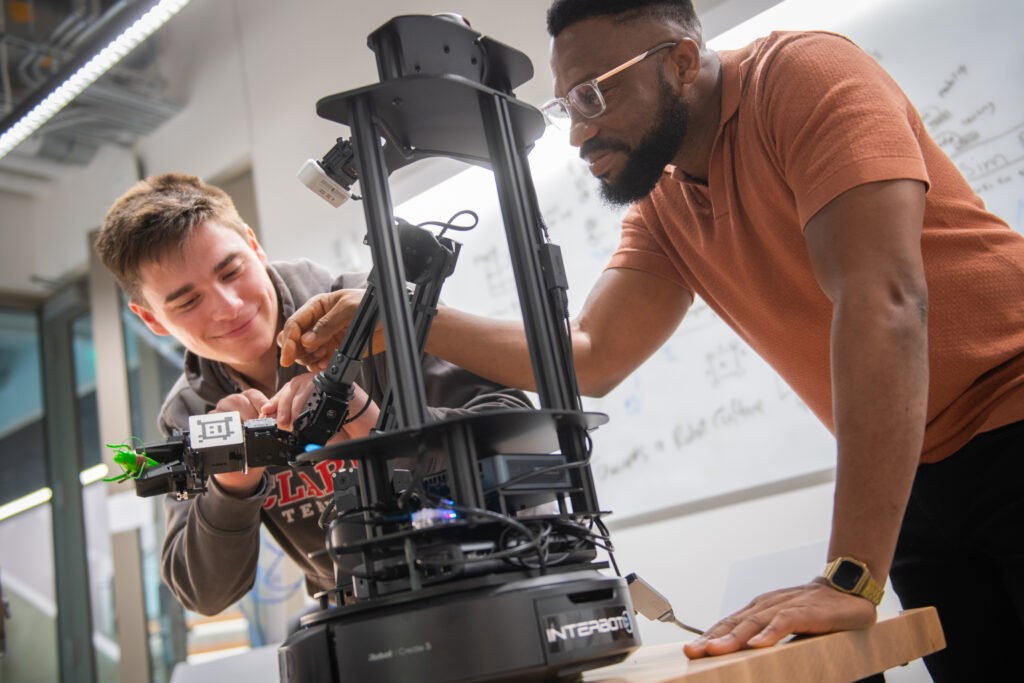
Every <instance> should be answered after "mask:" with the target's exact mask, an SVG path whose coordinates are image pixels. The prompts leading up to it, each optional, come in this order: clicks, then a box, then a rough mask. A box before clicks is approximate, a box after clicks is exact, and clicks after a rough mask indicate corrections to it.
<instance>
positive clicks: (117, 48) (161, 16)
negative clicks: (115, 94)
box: [0, 0, 189, 159]
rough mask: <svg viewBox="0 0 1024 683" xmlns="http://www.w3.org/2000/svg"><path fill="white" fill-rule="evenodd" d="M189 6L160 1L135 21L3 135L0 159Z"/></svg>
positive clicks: (185, 0)
mask: <svg viewBox="0 0 1024 683" xmlns="http://www.w3.org/2000/svg"><path fill="white" fill-rule="evenodd" d="M188 3H189V0H160V2H158V3H157V4H156V5H154V6H153V7H152V9H150V10H149V11H148V12H146V13H145V14H143V15H142V16H141V17H139V18H138V19H136V20H135V22H134V23H132V25H131V26H129V27H128V28H127V29H125V30H124V31H123V32H122V33H121V35H119V36H118V37H117V38H115V39H114V40H112V41H111V42H110V43H109V44H108V45H107V46H106V47H105V48H103V49H102V50H100V51H99V52H98V53H96V55H94V56H93V57H92V59H90V60H89V61H88V62H86V63H85V64H83V65H82V66H81V67H80V68H79V69H78V70H77V71H75V73H73V74H72V75H71V76H70V77H69V78H68V79H67V80H65V81H64V82H63V83H61V84H60V85H59V86H57V88H56V89H54V91H53V92H51V93H50V94H49V95H47V96H46V98H44V99H43V101H42V102H40V103H39V104H37V105H36V106H35V107H33V108H32V109H31V111H29V112H28V113H27V114H25V115H24V116H22V117H21V118H20V119H18V121H17V122H15V123H14V125H12V126H11V127H10V128H8V129H7V130H5V131H4V132H3V134H2V135H0V159H2V158H3V157H5V156H7V153H8V152H10V151H11V150H12V149H14V148H15V147H17V146H18V145H19V144H21V143H22V142H23V141H24V140H25V139H26V138H27V137H28V136H30V135H32V133H34V132H36V130H38V129H39V127H40V126H42V125H43V124H44V123H46V122H47V121H49V120H50V119H51V118H53V116H54V115H55V114H56V113H57V112H59V111H60V110H61V109H63V108H64V107H66V106H67V105H68V103H69V102H71V101H72V100H73V99H75V98H76V97H78V95H79V94H81V92H82V91H83V90H85V89H86V88H88V87H89V86H90V85H92V84H93V82H95V81H96V79H97V78H99V77H100V76H102V75H103V74H104V73H106V72H107V71H108V70H109V69H110V68H111V67H112V66H114V65H115V64H117V63H118V62H120V61H121V60H122V59H123V58H124V57H125V55H127V54H128V53H129V52H131V51H132V50H133V49H135V47H136V46H137V45H138V44H139V43H141V42H142V41H143V40H145V39H146V38H148V37H149V36H150V35H152V34H153V32H154V31H156V30H157V29H158V28H160V27H161V26H163V25H164V24H165V23H167V20H168V19H170V18H171V17H173V16H174V15H175V14H177V13H178V11H179V10H180V9H181V8H182V7H184V6H185V5H187V4H188Z"/></svg>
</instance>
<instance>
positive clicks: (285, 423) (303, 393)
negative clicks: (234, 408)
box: [261, 373, 313, 432]
mask: <svg viewBox="0 0 1024 683" xmlns="http://www.w3.org/2000/svg"><path fill="white" fill-rule="evenodd" d="M312 393H313V375H311V374H309V373H303V374H301V375H298V376H296V377H293V378H292V379H291V380H289V381H288V383H287V384H285V385H284V386H283V387H281V390H280V391H278V392H277V393H276V394H274V397H273V398H271V399H270V400H269V401H268V402H267V403H265V404H264V406H263V410H262V411H261V414H262V415H263V416H264V417H273V418H275V419H276V420H277V427H278V429H283V430H285V431H287V432H290V431H292V430H293V429H294V427H295V425H294V421H295V418H297V417H298V416H299V415H301V414H302V411H303V409H304V408H305V407H306V403H307V402H308V401H309V396H310V394H312Z"/></svg>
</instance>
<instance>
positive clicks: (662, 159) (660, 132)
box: [601, 77, 690, 206]
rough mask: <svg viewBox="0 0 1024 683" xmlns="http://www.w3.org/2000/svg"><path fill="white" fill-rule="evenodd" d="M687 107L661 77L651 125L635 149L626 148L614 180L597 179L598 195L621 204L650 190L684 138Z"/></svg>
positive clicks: (606, 200) (638, 197) (641, 196)
mask: <svg viewBox="0 0 1024 683" xmlns="http://www.w3.org/2000/svg"><path fill="white" fill-rule="evenodd" d="M689 118H690V110H689V108H688V107H687V106H686V102H684V101H683V100H681V99H679V98H678V97H677V96H676V94H675V93H674V92H673V91H672V88H671V86H670V85H669V84H668V83H667V82H666V81H665V79H664V77H662V79H661V106H660V107H659V109H658V115H657V118H656V119H655V121H654V127H653V128H651V130H650V131H648V133H647V134H646V135H645V136H644V137H643V139H642V140H641V141H640V143H639V144H638V145H637V146H636V148H635V149H632V150H629V151H628V152H627V153H628V156H627V158H626V165H625V167H624V168H623V169H622V172H621V173H620V174H619V178H618V180H616V181H614V182H612V181H609V180H606V179H604V178H602V179H601V197H602V198H603V199H604V200H605V202H607V203H608V204H611V205H612V206H624V205H626V204H632V203H633V202H635V201H637V200H639V199H643V198H644V197H646V196H647V195H649V194H650V193H651V190H653V189H654V187H655V185H657V184H658V180H660V179H661V174H662V172H663V171H664V169H665V166H666V165H668V164H669V163H671V162H672V158H673V157H675V155H676V152H678V151H679V147H680V146H681V145H682V144H683V139H684V138H685V137H686V126H687V123H688V121H689Z"/></svg>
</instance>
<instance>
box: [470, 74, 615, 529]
mask: <svg viewBox="0 0 1024 683" xmlns="http://www.w3.org/2000/svg"><path fill="white" fill-rule="evenodd" d="M479 101H480V114H481V118H482V122H483V128H484V134H485V136H486V138H487V148H488V151H489V153H490V157H491V167H492V169H493V170H494V182H495V186H496V188H497V190H498V202H499V204H500V205H501V214H502V219H503V220H504V222H505V235H506V238H507V240H508V247H509V256H510V257H511V260H512V270H513V272H514V273H515V279H516V290H517V292H518V294H519V305H520V308H521V309H522V314H523V327H524V329H525V331H526V341H527V344H528V346H529V348H530V361H531V363H532V365H533V376H534V381H535V383H536V386H537V395H538V396H539V397H540V401H541V405H542V406H543V407H545V408H552V409H555V410H579V409H580V406H579V389H578V388H577V386H576V384H575V382H574V380H573V378H574V377H575V373H574V372H573V370H572V363H573V358H572V353H571V350H569V349H568V344H567V343H565V338H566V334H567V332H566V330H565V321H564V319H563V318H562V317H561V315H560V313H559V311H558V310H557V309H556V307H555V306H554V305H553V303H552V301H551V298H550V292H549V291H548V288H547V286H546V285H545V283H544V277H543V273H542V269H541V263H540V254H539V249H540V247H541V245H542V244H543V240H542V232H541V227H540V223H539V216H540V207H539V206H538V203H537V195H536V192H535V191H534V187H533V180H532V176H531V175H530V167H529V164H528V163H527V160H526V152H525V150H524V148H523V146H522V145H520V144H519V143H518V141H517V140H516V136H515V129H514V127H513V125H512V118H511V114H510V112H509V106H508V101H507V100H506V98H505V97H504V96H502V95H501V94H498V93H486V92H481V93H480V98H479ZM586 439H587V436H586V431H585V430H584V429H583V428H582V427H573V426H569V425H563V426H562V427H561V428H560V429H559V430H558V440H559V444H560V446H561V449H562V455H564V456H565V457H566V459H567V460H568V461H570V462H580V461H583V460H585V459H586V457H587V445H586ZM570 473H571V476H572V479H573V483H574V488H575V489H577V490H578V493H573V494H572V496H571V499H572V503H573V508H574V509H575V510H576V511H583V510H587V511H593V510H596V508H597V493H596V491H595V490H594V483H593V479H592V478H591V477H590V475H589V470H588V471H587V473H586V474H583V473H582V471H581V470H570Z"/></svg>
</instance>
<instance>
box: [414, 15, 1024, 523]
mask: <svg viewBox="0 0 1024 683" xmlns="http://www.w3.org/2000/svg"><path fill="white" fill-rule="evenodd" d="M829 4H832V3H831V2H823V0H814V2H806V0H790V1H789V2H787V3H782V5H780V6H777V7H776V8H773V9H772V10H769V11H768V12H766V13H765V15H766V16H768V17H769V19H771V16H772V15H771V13H772V12H779V11H783V12H784V11H785V10H786V9H787V7H788V8H789V9H790V10H792V9H793V8H794V7H795V8H796V9H797V14H796V16H798V17H801V18H802V19H797V20H795V23H794V22H793V21H791V20H785V21H786V22H787V23H782V24H778V25H773V24H768V25H767V27H764V25H763V24H762V27H761V28H760V30H759V32H758V35H760V34H763V33H765V32H767V31H770V30H772V29H776V28H777V29H789V28H797V29H799V28H810V26H802V25H799V23H800V21H801V20H807V19H809V18H811V17H814V16H815V15H814V11H819V10H820V9H821V7H822V6H823V5H826V6H827V5H829ZM836 4H839V3H836ZM846 4H847V5H850V4H856V3H846ZM866 4H867V5H871V4H872V3H866ZM861 9H862V11H861V12H859V13H848V14H847V15H846V16H845V17H843V18H841V19H840V20H838V22H835V21H833V23H831V24H830V23H827V21H826V20H825V19H823V18H818V19H817V21H819V23H818V24H816V25H815V26H814V27H816V28H824V29H828V30H834V31H837V32H839V33H843V34H845V35H848V36H850V37H851V38H852V39H854V40H855V41H856V42H858V44H860V45H861V46H862V47H863V48H865V49H866V50H867V51H868V52H870V53H871V54H872V55H874V56H875V57H876V59H878V60H879V61H880V62H881V63H882V64H883V66H885V67H886V68H887V69H888V70H889V71H890V73H892V74H893V75H894V76H895V77H896V79H897V81H898V82H900V83H901V85H903V87H904V89H905V90H906V92H907V93H908V95H909V96H910V97H911V99H912V100H913V101H914V102H915V104H916V106H918V108H919V109H920V110H921V112H922V115H923V117H924V119H925V122H926V124H927V125H928V128H929V131H930V132H931V134H932V135H933V136H934V137H935V138H936V139H937V140H938V141H939V144H941V145H942V146H943V148H944V149H945V150H946V151H947V153H948V154H950V156H951V157H952V158H953V159H954V160H955V161H956V163H957V164H958V165H959V166H960V168H961V170H962V171H963V172H964V174H965V176H966V177H967V178H968V180H970V182H971V183H972V185H973V186H974V187H975V189H976V191H978V192H979V193H980V194H981V196H982V197H983V198H984V199H985V201H986V203H987V204H988V205H989V208H990V210H993V211H994V212H996V213H997V214H999V215H1001V216H1002V217H1003V218H1004V219H1006V220H1007V221H1008V222H1010V223H1011V225H1013V226H1014V227H1015V228H1016V229H1017V230H1022V228H1024V123H1022V122H1024V103H1022V101H1021V100H1022V97H1024V95H1022V92H1021V88H1020V84H1022V83H1024V41H1021V40H1020V39H1019V37H1018V36H1017V34H1018V33H1019V32H1020V29H1021V28H1024V3H1020V2H1017V0H986V1H984V2H978V3H974V4H972V5H971V7H970V9H969V11H968V10H967V9H966V8H965V7H964V6H963V5H962V4H961V3H954V2H952V0H927V1H926V0H903V1H902V2H895V3H892V2H890V3H886V4H885V5H884V12H882V11H879V10H878V8H877V6H876V7H875V11H873V12H872V11H867V10H866V9H865V8H861ZM776 16H782V15H776ZM951 17H956V21H953V20H951ZM758 19H759V20H763V19H764V15H763V16H761V17H758ZM782 20H784V17H783V18H780V21H782ZM965 22H967V23H970V24H974V25H975V29H974V30H973V31H972V30H966V29H967V28H968V27H967V26H965ZM742 28H744V29H745V30H749V28H747V27H742ZM730 33H731V34H732V35H730V34H723V36H722V38H723V39H725V40H726V41H728V40H730V39H731V40H740V38H741V36H742V31H737V32H730ZM752 37H754V36H750V38H752ZM908 37H909V38H908ZM744 38H745V37H744ZM747 40H749V38H745V39H743V40H740V42H734V43H732V46H738V45H741V44H743V43H744V42H747ZM711 44H712V47H715V49H724V48H727V47H729V46H730V45H728V44H727V42H725V43H719V44H714V43H711ZM993 46H998V49H993ZM530 163H531V169H532V173H533V177H534V183H535V185H536V187H537V193H538V198H539V201H540V206H541V211H542V214H543V216H544V220H545V222H546V224H547V226H548V229H549V231H550V233H551V239H552V240H553V241H554V242H556V243H558V244H560V245H561V246H562V252H563V257H564V259H565V262H566V270H567V272H568V277H569V283H570V291H569V299H570V309H571V311H572V312H573V313H574V314H575V313H576V312H578V310H579V308H580V307H581V306H582V303H583V301H584V299H585V298H586V295H587V293H588V292H589V290H590V288H591V285H592V284H593V282H594V280H595V279H596V278H597V277H598V275H599V274H600V272H601V270H602V269H603V268H604V266H605V264H606V263H607V261H608V258H609V257H610V255H611V253H612V251H613V250H614V249H615V247H616V245H617V244H618V233H619V223H620V220H621V218H622V215H623V214H624V213H625V210H624V209H617V210H612V209H609V208H608V207H607V206H605V205H604V204H603V203H602V202H601V201H600V200H599V197H598V195H597V181H596V180H595V179H594V178H593V177H591V175H590V173H589V172H588V171H587V169H586V167H585V165H584V163H583V162H582V161H580V159H579V158H578V156H577V153H576V151H575V150H574V149H573V148H571V147H570V146H569V145H568V140H567V137H566V134H565V133H562V132H560V131H556V130H554V129H549V131H548V132H547V133H546V134H545V136H544V137H543V138H542V139H541V140H540V141H538V143H537V145H536V147H535V149H534V150H533V152H531V154H530ZM464 208H469V209H473V210H474V211H476V212H477V213H478V214H479V216H480V225H479V227H477V228H476V229H475V230H473V231H472V232H469V233H456V234H452V233H449V235H452V236H453V237H454V238H455V239H457V240H458V241H460V242H462V243H463V244H464V245H465V246H464V248H463V250H462V254H461V256H460V258H459V263H458V266H457V268H456V272H455V274H454V275H453V276H452V277H451V278H449V280H448V282H447V284H446V285H445V288H444V291H443V293H442V298H443V299H444V300H445V302H446V303H448V304H449V305H452V306H454V307H456V308H460V309H463V310H467V311H471V312H474V313H479V314H483V315H489V316H493V317H499V318H518V317H519V315H520V313H519V305H518V301H517V298H516V292H515V284H514V280H513V276H512V271H511V263H510V260H509V257H508V249H507V245H506V241H505V236H504V228H503V226H502V219H501V214H500V210H499V207H498V202H497V195H496V192H495V189H494V182H493V176H492V174H491V173H490V172H488V171H486V170H483V169H479V168H470V169H468V170H466V171H464V172H462V173H460V174H458V175H456V176H455V177H453V178H451V179H449V180H447V181H445V182H443V183H441V184H439V185H438V186H436V187H435V188H433V189H432V190H430V191H429V192H426V193H424V194H421V195H419V196H417V197H415V198H413V199H411V200H409V201H407V202H404V203H402V204H400V205H399V206H397V207H396V209H395V213H396V215H398V216H400V217H402V218H404V219H406V220H409V221H411V222H414V223H415V222H420V221H425V220H445V219H447V218H448V217H449V216H451V215H452V214H454V213H455V212H456V211H458V210H460V209H464ZM584 407H585V408H586V409H587V410H595V411H599V412H603V413H607V414H608V415H609V417H610V421H609V423H608V424H607V425H605V426H603V427H601V428H599V429H598V430H597V431H595V432H594V434H593V441H594V455H593V460H592V470H593V473H594V477H595V481H596V484H597V492H598V500H599V501H600V505H601V507H602V509H606V510H612V511H613V512H614V514H615V516H614V518H613V519H614V521H615V522H616V523H621V522H622V521H623V520H624V519H628V518H630V517H633V516H636V515H642V514H644V515H646V514H650V513H652V512H655V511H658V510H664V509H667V508H674V507H677V506H679V505H681V504H685V503H690V502H694V501H700V500H703V499H707V498H712V497H716V496H720V495H722V494H728V493H735V492H741V491H744V490H748V489H753V488H754V487H758V486H761V485H764V484H770V483H773V482H780V481H783V480H790V479H793V478H796V477H800V476H802V475H808V474H812V473H815V472H821V471H823V470H828V469H830V468H832V467H834V465H835V442H834V439H833V438H832V436H831V435H830V434H829V433H828V431H827V430H826V429H825V428H824V427H823V426H822V425H821V424H820V423H819V422H818V421H817V419H816V418H815V417H814V416H813V415H812V414H811V413H810V411H809V410H808V409H807V407H806V406H804V404H803V403H802V402H801V401H800V400H799V398H798V397H797V396H796V395H795V394H794V393H793V392H792V390H791V389H790V388H789V387H788V386H787V385H786V384H785V382H783V381H782V380H781V379H780V378H779V377H778V376H777V375H776V374H775V372H774V371H773V370H772V369H771V368H769V367H768V366H767V364H765V363H764V361H762V360H761V359H760V357H758V356H757V355H756V353H754V352H753V351H752V350H751V349H750V348H749V347H748V346H747V345H746V343H745V342H743V341H742V340H740V338H739V337H738V336H737V335H736V334H735V333H733V332H732V331H731V330H730V329H729V328H728V327H727V326H726V325H725V324H724V323H722V322H721V320H719V319H718V317H717V316H716V315H715V314H714V313H713V312H712V311H711V310H710V309H709V308H708V307H707V306H706V305H705V304H704V303H703V302H701V301H700V300H698V301H696V302H695V303H694V306H693V307H692V309H691V311H690V312H689V313H688V314H687V316H686V319H685V320H684V321H683V323H682V325H680V327H679V329H678V330H677V331H676V333H675V334H674V335H673V336H672V337H671V338H670V339H669V340H668V342H667V343H666V344H665V345H664V346H663V347H662V348H661V349H660V350H659V351H657V352H656V353H655V354H654V355H653V356H652V357H651V358H650V359H649V360H648V361H647V362H646V363H645V364H644V365H643V366H642V367H641V368H639V369H638V370H637V371H636V372H635V373H633V374H632V375H631V376H630V377H629V378H628V379H626V380H625V381H624V382H623V383H622V384H621V385H620V386H619V387H618V388H616V389H615V390H614V391H612V392H611V393H610V394H608V395H607V396H605V397H603V398H600V399H590V398H585V399H584Z"/></svg>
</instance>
